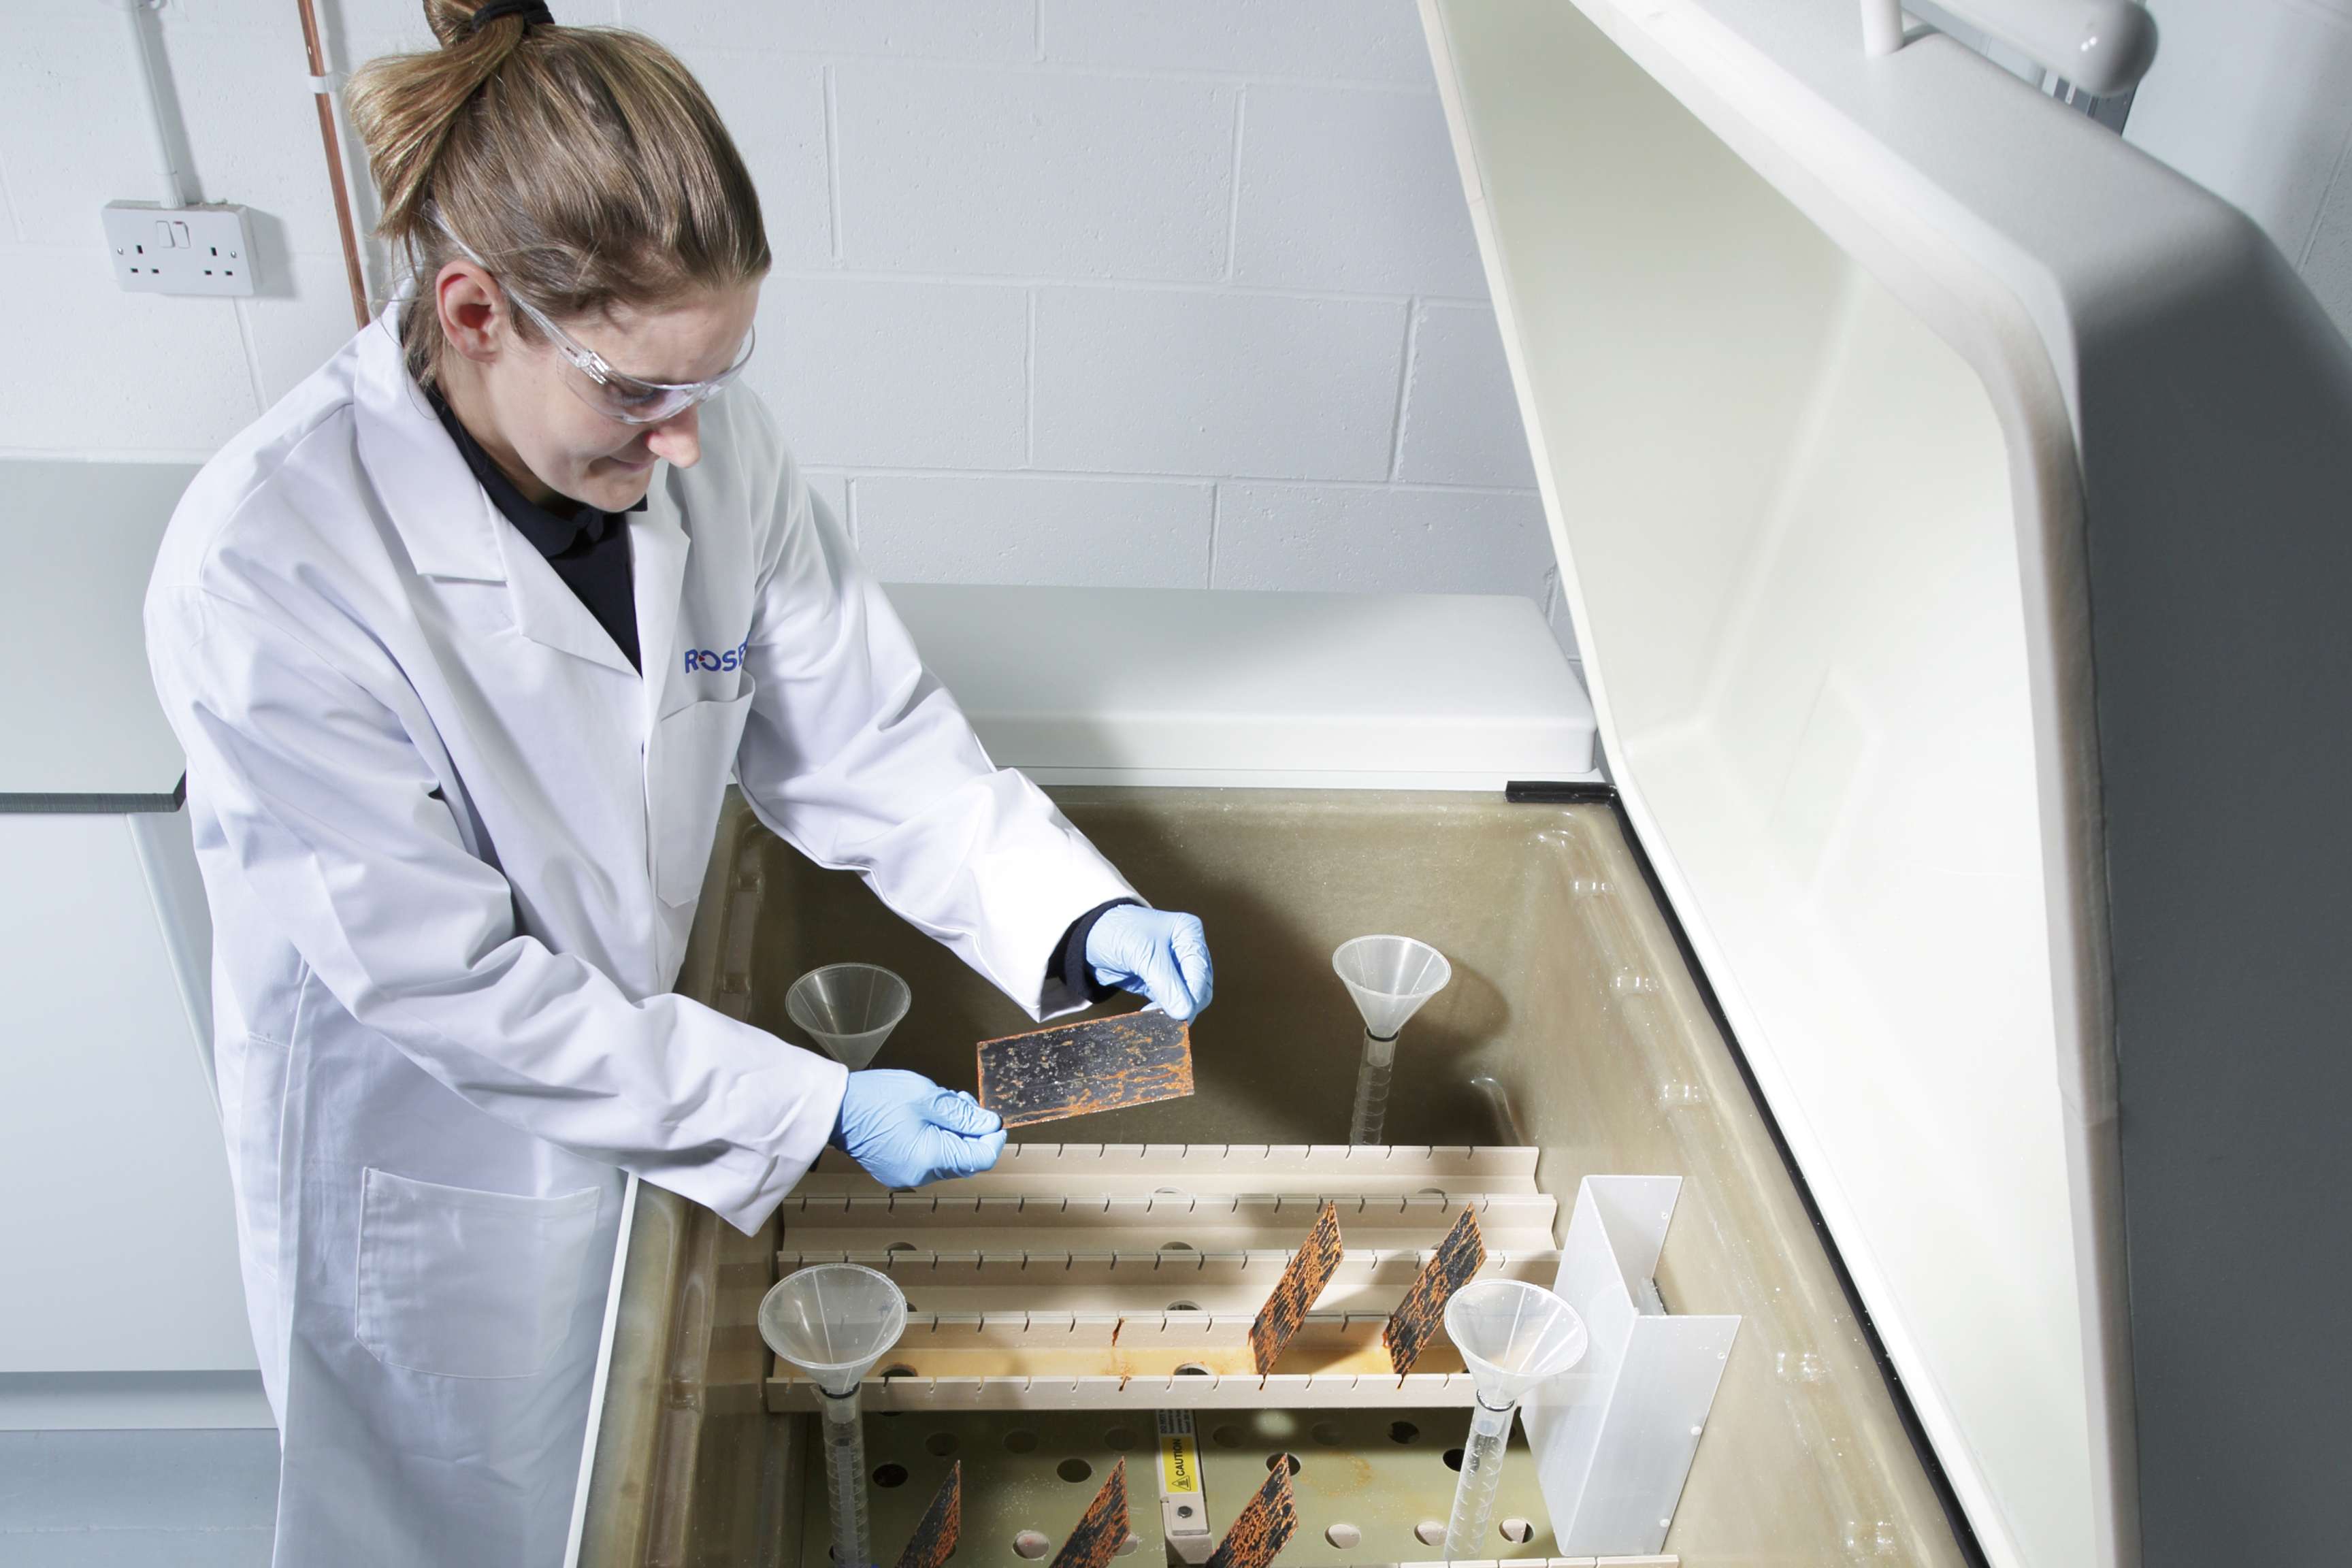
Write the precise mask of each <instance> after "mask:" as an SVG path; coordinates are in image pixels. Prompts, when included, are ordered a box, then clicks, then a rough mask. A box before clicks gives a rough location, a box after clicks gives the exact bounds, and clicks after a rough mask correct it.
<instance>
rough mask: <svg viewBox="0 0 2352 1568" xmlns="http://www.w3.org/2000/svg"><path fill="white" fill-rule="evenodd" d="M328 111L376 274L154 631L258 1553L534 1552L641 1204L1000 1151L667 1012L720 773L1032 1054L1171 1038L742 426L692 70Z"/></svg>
mask: <svg viewBox="0 0 2352 1568" xmlns="http://www.w3.org/2000/svg"><path fill="white" fill-rule="evenodd" d="M425 14H426V16H427V18H428V20H429V21H430V22H431V24H432V26H433V30H434V33H435V35H436V37H438V38H439V39H440V40H441V43H442V46H443V47H442V48H441V49H440V50H439V51H438V52H436V53H434V54H431V55H425V56H416V57H407V58H393V59H386V60H380V61H377V62H375V63H374V64H373V65H371V66H370V67H368V68H366V69H365V70H363V71H362V72H361V73H360V74H359V76H358V77H357V78H356V79H354V80H353V82H352V112H353V116H354V119H355V121H357V123H358V126H359V128H360V132H361V134H362V138H363V140H364V141H365V142H366V146H367V151H368V156H369V161H370V163H371V166H372V168H373V173H374V175H375V178H376V181H377V184H378V185H379V186H380V188H381V192H382V197H383V215H384V216H383V226H382V232H383V235H384V236H385V237H387V238H388V239H390V240H391V241H392V242H393V243H394V245H395V247H398V248H399V249H400V250H401V251H402V252H403V253H404V254H405V255H406V256H407V257H409V258H411V260H412V261H413V263H414V270H415V287H414V289H413V291H411V292H410V294H409V295H408V297H406V298H405V299H404V300H399V301H396V302H395V303H394V306H393V307H392V308H391V309H389V310H386V311H385V312H384V313H383V317H382V318H381V319H380V320H379V321H376V322H375V323H374V324H373V325H372V326H370V327H369V328H367V329H366V330H364V331H362V332H360V333H359V335H358V336H357V337H355V338H354V339H353V340H352V342H350V343H349V344H348V345H346V346H345V347H344V349H343V350H342V351H341V353H337V354H336V355H335V357H334V358H333V359H332V360H331V361H330V362H329V363H327V364H326V365H325V366H324V367H322V368H321V369H320V371H319V372H318V373H317V374H314V375H312V376H311V377H310V379H309V380H308V381H306V382H305V383H303V384H302V385H300V386H299V387H298V388H296V389H295V391H294V392H293V393H292V394H290V395H289V396H288V397H287V398H286V400H285V401H284V402H282V403H281V404H279V405H278V406H277V407H275V408H273V409H271V410H270V411H269V412H268V414H267V415H265V416H263V417H262V419H261V420H260V421H259V422H258V423H257V424H256V425H255V426H253V427H252V428H250V429H248V430H247V431H246V432H245V433H244V434H242V435H241V436H239V437H237V438H236V440H235V441H233V442H231V443H230V444H229V445H228V446H227V447H226V448H225V449H224V450H223V451H222V452H221V453H220V455H219V456H218V457H216V458H215V459H214V460H213V461H212V462H211V463H209V464H208V465H206V467H205V470H204V472H203V474H202V475H201V476H200V477H199V478H198V479H197V480H196V482H195V484H194V487H193V488H192V489H190V490H189V492H188V495H187V498H186V500H184V502H183V503H182V505H181V507H180V509H179V510H178V512H177V514H176V515H175V516H174V517H173V521H172V526H171V530H170V532H169V534H168V536H167V538H166V540H165V542H164V546H163V553H162V557H161V560H160V561H159V562H158V563H157V566H156V570H155V575H154V580H153V582H152V585H151V587H150V590H149V594H148V600H147V627H148V639H149V651H150V658H151V662H152V667H153V671H154V676H155V681H156V685H157V687H158V689H160V691H161V692H162V694H163V700H164V705H165V708H166V710H168V711H169V713H170V714H171V717H172V721H173V726H174V728H175V729H176V730H177V731H178V733H179V736H180V739H181V742H182V743H183V744H184V747H185V749H186V752H187V756H188V798H189V805H190V808H191V812H192V816H193V817H194V823H195V829H196V835H197V849H198V853H199V856H200V858H201V860H202V863H203V868H204V872H205V886H206V889H207V893H208V896H209V899H210V902H211V906H212V914H213V921H214V928H215V991H216V1008H215V1033H216V1041H215V1046H216V1051H217V1056H218V1060H219V1064H220V1092H221V1101H222V1114H223V1118H224V1121H225V1122H226V1131H227V1136H228V1142H229V1147H230V1152H231V1160H232V1166H233V1173H234V1177H235V1186H236V1204H237V1222H238V1237H239V1242H240V1246H241V1248H242V1254H243V1264H244V1270H245V1281H246V1291H247V1300H248V1304H249V1309H250V1311H251V1314H252V1319H253V1327H254V1334H255V1338H256V1341H257V1344H258V1346H259V1349H260V1352H261V1362H262V1367H263V1376H264V1380H265V1382H266V1384H267V1385H268V1393H269V1397H270V1401H271V1404H272V1406H273V1408H274V1409H275V1410H276V1412H277V1414H278V1424H279V1431H280V1441H281V1445H282V1448H283V1462H282V1465H281V1470H280V1478H281V1479H280V1488H279V1506H278V1559H277V1560H278V1563H281V1564H300V1565H309V1564H335V1565H338V1568H341V1565H347V1564H362V1563H397V1564H434V1565H436V1568H448V1565H451V1564H465V1563H481V1564H486V1565H487V1564H496V1565H498V1568H515V1565H518V1564H542V1563H555V1562H557V1561H558V1560H559V1559H560V1557H561V1556H562V1551H563V1548H564V1543H565V1534H566V1529H567V1525H568V1521H569V1516H570V1511H571V1506H572V1492H573V1489H574V1481H575V1478H576V1476H577V1473H578V1469H579V1463H580V1455H581V1443H582V1434H583V1426H584V1423H585V1420H586V1418H587V1415H588V1401H589V1383H590V1377H591V1373H592V1371H593V1362H594V1358H595V1352H596V1345H597V1341H598V1337H599V1328H600V1322H601V1318H602V1313H603V1308H604V1294H605V1281H606V1279H607V1278H608V1277H609V1272H610V1268H611V1263H612V1258H613V1248H614V1237H615V1229H616V1226H617V1223H618V1221H619V1217H620V1214H619V1206H620V1198H621V1194H622V1190H623V1184H624V1180H625V1177H624V1173H626V1172H634V1173H636V1174H638V1175H640V1176H642V1177H643V1178H644V1179H646V1180H647V1181H650V1182H654V1183H657V1184H660V1185H662V1186H665V1187H667V1188H669V1189H671V1190H672V1191H675V1192H677V1193H679V1194H684V1195H685V1196H687V1197H688V1198H691V1199H693V1200H695V1201H697V1202H698V1203H702V1204H706V1205H709V1206H710V1207H711V1208H712V1209H714V1210H716V1211H717V1212H718V1213H719V1214H720V1215H723V1216H724V1217H725V1218H727V1219H728V1220H729V1221H730V1222H731V1223H733V1224H734V1225H736V1226H740V1227H741V1228H743V1229H744V1230H746V1231H751V1230H754V1229H756V1228H757V1227H758V1226H760V1225H761V1223H762V1222H764V1221H765V1220H766V1219H767V1218H768V1216H769V1215H771V1214H772V1212H773V1210H774V1209H775V1207H776V1205H777V1204H778V1202H779V1201H780V1200H781V1199H782V1197H783V1195H784V1194H786V1193H787V1192H788V1191H789V1190H790V1189H791V1188H792V1186H793V1183H794V1182H795V1181H797V1180H798V1179H799V1177H800V1174H801V1173H802V1172H803V1170H805V1169H806V1168H807V1166H808V1164H809V1163H810V1162H811V1161H812V1160H814V1158H815V1157H816V1154H817V1152H819V1150H821V1149H822V1148H823V1147H824V1145H825V1144H826V1142H828V1141H831V1142H835V1144H837V1145H839V1146H841V1147H843V1148H845V1149H846V1150H847V1151H848V1152H849V1153H850V1154H851V1155H852V1156H853V1157H855V1158H856V1160H858V1161H859V1162H860V1163H862V1164H864V1165H865V1166H866V1169H867V1170H869V1171H871V1172H872V1173H874V1174H875V1175H876V1176H877V1177H878V1178H879V1179H880V1180H882V1181H883V1182H885V1183H887V1184H890V1185H892V1186H904V1185H909V1184H917V1183H920V1182H923V1181H926V1180H929V1179H932V1178H934V1177H937V1176H940V1175H946V1174H956V1173H969V1172H973V1171H979V1170H984V1169H986V1168H987V1167H988V1166H989V1165H990V1164H991V1163H993V1161H994V1160H995V1158H996V1155H997V1152H998V1150H999V1149H1001V1148H1002V1147H1003V1142H1004V1134H1003V1130H1002V1128H1001V1127H1000V1125H999V1124H998V1122H997V1120H996V1118H995V1117H994V1116H992V1115H991V1114H990V1113H988V1112H986V1111H983V1110H981V1109H980V1107H979V1106H978V1105H977V1104H976V1103H974V1102H973V1101H972V1100H971V1099H970V1098H969V1097H968V1096H964V1095H960V1094H951V1093H949V1092H947V1091H945V1090H942V1089H939V1088H937V1087H936V1086H934V1085H932V1084H931V1083H929V1081H927V1080H925V1079H921V1078H919V1077H918V1076H917V1075H915V1074H912V1073H906V1072H891V1071H871V1072H856V1073H845V1072H844V1070H843V1069H842V1068H840V1067H838V1066H836V1065H835V1064H834V1063H832V1062H830V1061H828V1060H826V1059H824V1058H822V1057H819V1056H815V1055H813V1054H811V1053H809V1052H807V1051H804V1050H801V1049H798V1048H796V1047H793V1046H789V1045H786V1044H784V1043H783V1042H782V1041H780V1040H778V1039H776V1038H774V1037H771V1036H768V1035H766V1034H763V1033H761V1031H760V1030H758V1029H755V1028H752V1027H751V1026H747V1025H744V1024H741V1023H738V1022H736V1021H734V1020H731V1019H730V1018H727V1017H725V1016H721V1015H719V1014H718V1013H716V1012H713V1011H711V1010H709V1009H708V1008H705V1007H702V1006H700V1005H697V1004H695V1003H693V1002H690V1001H688V1000H687V999H685V998H684V997H681V996H678V995H676V994H672V992H671V990H670V986H671V984H672V983H673V981H674V979H675V977H676V975H677V969H678V963H679V959H680V957H681V955H682V953H683V952H684V949H685V945H686V938H687V930H688V925H689V923H690V922H691V920H692V918H693V914H694V907H695V900H696V898H697V895H698V891H699V889H700V887H701V883H702V878H703V871H704V867H705V865H706V862H707V861H708V859H709V853H710V847H711V841H712V837H713V832H714V828H715V825H716V822H717V819H718V813H719V802H720V795H721V792H722V790H723V789H724V787H725V785H726V784H727V781H728V778H729V776H730V773H733V774H734V775H735V776H736V777H737V778H738V779H739V780H740V784H741V786H742V789H743V793H744V794H745V795H746V796H747V797H748V798H749V800H750V801H751V805H752V807H753V809H754V810H755V811H757V812H758V813H759V815H760V816H761V820H762V821H764V822H765V823H767V824H768V825H769V826H771V827H772V828H773V829H775V831H776V832H778V833H779V834H781V835H782V836H783V837H785V838H786V839H787V840H789V841H790V842H791V843H792V844H793V845H794V846H795V847H798V848H799V849H801V850H802V851H803V853H805V854H807V855H808V856H810V857H811V858H814V859H815V860H818V861H820V862H822V863H824V864H825V865H828V866H848V867H855V868H857V869H858V870H859V871H860V872H862V873H863V874H864V875H865V877H866V879H867V881H868V882H869V883H870V884H871V885H872V886H873V888H874V889H875V890H876V891H877V893H878V894H879V895H880V896H881V897H882V898H883V899H885V900H887V901H888V902H889V904H890V905H891V906H892V907H893V908H894V909H896V910H898V912H899V913H900V914H901V915H902V916H904V917H905V918H906V919H908V921H912V922H914V923H915V924H916V925H918V926H919V927H920V928H921V929H922V930H924V931H928V932H929V934H930V935H932V936H933V937H935V938H937V939H938V940H940V942H945V943H946V944H947V945H948V946H950V948H952V949H953V950H954V951H955V952H956V953H957V954H958V955H959V956H961V958H962V959H963V960H964V961H965V962H966V963H970V964H971V966H972V967H973V968H974V969H976V970H978V971H979V972H980V973H982V974H983V975H985V976H986V977H987V978H988V979H989V980H991V981H992V982H993V983H994V984H996V985H997V986H998V987H1000V988H1001V989H1002V990H1003V992H1004V993H1005V994H1007V995H1009V996H1011V997H1012V998H1013V1000H1015V1001H1016V1002H1018V1003H1019V1004H1020V1005H1022V1006H1024V1008H1026V1009H1027V1010H1028V1011H1029V1012H1030V1014H1031V1015H1032V1016H1038V1017H1043V1016H1047V1015H1049V1014H1052V1013H1055V1012H1057V1011H1063V1010H1066V1009H1068V1008H1071V1007H1074V1006H1077V1005H1083V1004H1084V1003H1085V1002H1087V1000H1089V999H1090V996H1093V995H1098V994H1104V993H1103V991H1102V988H1103V987H1108V986H1112V985H1117V986H1123V987H1125V988H1126V989H1128V990H1130V991H1136V992H1140V993H1143V994H1148V995H1150V998H1151V999H1152V1000H1153V1001H1154V1002H1156V1003H1158V1004H1160V1005H1161V1006H1163V1007H1165V1008H1166V1009H1167V1010H1168V1011H1169V1012H1170V1013H1171V1014H1173V1015H1176V1016H1192V1014H1193V1013H1195V1012H1197V1011H1198V1009H1199V1008H1200V1007H1201V1006H1202V1005H1205V1004H1206V1003H1207V1002H1208V1000H1209V994H1210V989H1211V973H1210V965H1209V958H1208V952H1207V948H1206V945H1205V943H1204V942H1203V941H1202V934H1201V928H1200V922H1199V921H1195V920H1193V919H1192V917H1190V916H1183V915H1171V914H1163V913H1160V912H1159V911H1156V910H1150V909H1148V908H1144V907H1142V906H1141V904H1140V902H1139V900H1136V899H1135V897H1134V894H1133V890H1132V889H1129V886H1128V885H1127V883H1126V882H1125V881H1123V880H1122V879H1120V877H1119V876H1118V873H1117V872H1116V871H1115V870H1113V869H1112V868H1111V867H1110V866H1109V865H1108V864H1107V863H1106V862H1105V861H1104V860H1103V858H1101V857H1100V856H1099V855H1097V853H1096V852H1095V850H1094V849H1093V848H1092V847H1090V846H1089V845H1088V844H1087V841H1086V840H1085V839H1084V838H1083V837H1081V836H1080V835H1079V834H1078V833H1077V832H1076V829H1074V828H1073V827H1072V826H1070V825H1069V824H1068V823H1067V822H1066V821H1065V820H1064V819H1063V818H1062V816H1060V814H1059V813H1057V812H1056V811H1055V808H1054V807H1053V805H1051V804H1049V803H1048V802H1047V801H1046V800H1045V797H1044V796H1043V795H1041V794H1040V793H1039V792H1038V791H1037V790H1036V788H1035V787H1034V785H1032V784H1029V783H1028V782H1027V781H1026V780H1024V779H1023V778H1021V777H1020V776H1019V775H1018V774H1015V773H1004V772H1000V771H997V770H995V769H994V768H992V766H991V764H990V763H989V761H988V759H987V758H986V756H985V755H983V754H982V751H981V748H980V746H979V744H978V743H977V742H976V741H975V740H974V739H973V736H972V733H971V729H970V727H969V726H968V725H967V724H966V723H965V721H964V719H963V717H962V715H961V713H960V712H959V711H958V710H957V709H956V706H955V704H954V702H953V700H951V699H950V697H949V695H948V693H947V692H946V691H945V690H943V689H941V688H940V685H939V684H938V682H937V681H936V680H934V679H932V678H931V677H930V676H929V674H927V673H926V672H925V670H924V669H923V668H922V665H921V663H920V662H919V660H918V658H917V657H916V654H915V650H914V648H913V647H911V646H910V645H909V643H908V638H907V635H906V632H905V630H904V629H903V628H902V627H901V626H900V625H899V623H898V619H897V617H896V616H893V615H892V613H891V610H890V606H889V605H888V603H887V601H886V600H885V599H884V598H883V596H882V595H881V593H880V592H879V591H878V590H877V588H876V587H875V586H874V585H873V584H872V583H871V582H870V581H869V580H868V579H867V577H866V574H865V573H864V572H863V570H862V569H861V568H860V567H859V565H858V563H857V560H856V556H855V554H854V553H853V552H852V551H851V549H850V546H849V544H848V542H847V541H846V539H845V537H844V536H843V534H842V531H841V530H840V528H839V527H838V526H837V525H836V524H835V521H833V520H832V519H831V518H830V517H828V516H827V515H825V513H824V510H822V509H821V508H819V507H817V506H815V505H814V504H813V502H812V500H811V498H810V495H809V491H808V488H807V486H806V485H805V484H804V483H803V479H802V477H801V475H800V473H799V472H798V470H797V469H796V468H794V467H793V462H792V460H791V458H789V457H787V456H786V454H785V452H784V449H783V447H782V444H781V442H780V440H779V438H778V435H777V432H776V430H775V427H774V425H773V422H772V420H771V418H770V416H769V415H768V413H767V411H766V409H765V408H763V407H762V406H761V404H760V402H759V401H758V399H757V398H755V397H753V396H752V395H751V394H749V393H748V392H747V391H745V390H743V389H742V388H740V386H736V385H733V384H732V382H733V381H734V378H735V377H736V375H737V374H738V373H739V372H740V370H741V369H742V367H743V363H744V362H745V360H746V359H748V358H749V356H750V354H751V348H752V331H751V323H752V318H753V314H754V310H755V308H756V306H757V303H758V298H759V290H760V282H761V278H762V276H763V275H764V274H765V273H766V271H767V269H768V267H769V253H768V247H767V244H766V241H765V238H764V237H763V233H762V230H761V219H760V212H759V204H758V202H757V200H756V198H755V196H754V195H753V191H752V184H751V178H750V176H749V174H747V173H746V172H745V170H744V167H743V164H742V163H741V161H740V158H739V157H738V156H737V154H736V152H735V149H734V147H733V146H732V145H731V143H730V142H729V140H728V137H727V133H726V132H725V130H724V129H723V128H722V127H721V126H720V124H719V120H718V117H717V115H716V113H715V112H714V111H713V110H712V109H711V107H710V104H709V100H707V99H706V98H705V97H704V96H703V94H702V92H701V90H700V89H698V87H697V85H696V84H695V82H694V80H693V79H692V78H691V77H690V76H689V75H688V73H687V71H686V70H685V68H683V67H681V66H680V65H679V64H678V62H677V60H676V59H675V58H672V57H671V56H670V55H669V54H667V52H666V51H664V50H663V49H661V48H660V47H658V46H656V45H655V44H653V43H651V42H650V41H648V40H646V39H645V38H643V37H637V36H635V35H633V34H629V33H625V32H613V31H603V30H582V29H571V28H564V27H560V26H555V25H553V24H552V23H551V21H550V20H549V18H548V16H547V15H546V12H545V10H544V8H543V7H542V6H540V5H536V4H528V5H526V4H518V3H517V0H490V3H488V4H480V5H477V4H476V3H474V0H426V4H425Z"/></svg>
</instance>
